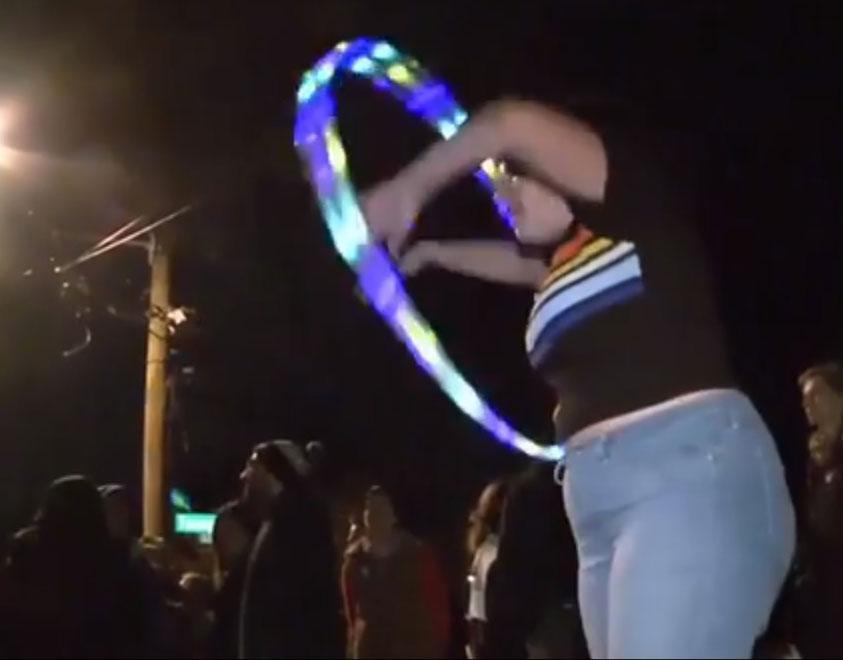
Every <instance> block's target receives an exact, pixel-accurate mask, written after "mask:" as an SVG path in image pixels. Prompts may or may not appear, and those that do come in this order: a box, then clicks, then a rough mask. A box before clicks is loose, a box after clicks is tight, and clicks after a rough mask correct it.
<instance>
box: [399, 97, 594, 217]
mask: <svg viewBox="0 0 843 660" xmlns="http://www.w3.org/2000/svg"><path fill="white" fill-rule="evenodd" d="M490 157H491V158H511V159H513V160H517V161H520V162H522V163H524V165H526V166H527V167H528V168H530V169H533V170H536V171H537V172H539V173H540V174H541V175H542V176H543V177H544V178H546V179H548V180H550V182H552V183H553V184H554V185H556V186H557V187H559V188H561V189H563V190H565V191H567V192H568V193H569V194H571V195H573V196H575V197H580V198H584V199H588V200H592V201H599V200H601V199H602V197H603V191H604V188H605V184H606V178H607V162H606V154H605V152H604V149H603V144H602V142H601V140H600V137H599V136H598V135H597V134H596V133H595V132H594V131H593V130H591V128H589V127H588V126H587V125H586V124H584V123H582V122H581V121H579V120H578V119H575V118H573V117H571V116H569V115H566V114H563V113H561V112H559V111H557V110H553V109H551V108H548V107H547V106H544V105H541V104H538V103H534V102H530V101H496V102H494V103H491V104H489V105H487V106H485V107H484V108H483V109H482V110H480V111H479V112H478V113H477V115H476V116H475V117H474V118H473V119H471V120H469V121H468V122H467V123H466V125H465V126H464V127H463V128H462V130H460V131H459V132H458V133H457V134H456V135H455V136H454V137H453V138H452V139H450V140H443V141H440V142H437V143H436V144H434V145H433V146H432V147H430V148H429V149H428V150H427V151H426V152H425V153H424V154H422V155H421V156H420V157H419V158H417V159H416V160H415V161H414V162H413V163H411V164H410V165H409V166H408V167H406V168H405V169H404V170H402V172H401V173H400V174H399V177H400V178H406V179H407V181H408V182H409V184H410V185H411V187H412V188H413V189H414V190H415V191H416V193H417V194H418V195H419V198H418V200H419V204H420V207H421V206H424V204H425V203H426V202H427V201H428V200H429V199H430V197H431V196H433V195H434V194H435V193H436V192H437V191H438V190H440V189H441V188H442V187H443V186H445V185H446V184H447V183H448V182H449V181H451V180H452V179H454V178H455V177H457V176H459V175H461V174H464V173H466V172H469V171H471V170H473V169H475V168H476V167H477V166H478V165H479V164H480V163H481V162H482V161H483V160H485V159H486V158H490Z"/></svg>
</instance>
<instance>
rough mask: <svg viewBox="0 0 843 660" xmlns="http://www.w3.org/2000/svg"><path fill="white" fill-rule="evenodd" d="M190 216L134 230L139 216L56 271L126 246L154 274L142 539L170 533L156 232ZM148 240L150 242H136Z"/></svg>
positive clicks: (160, 257) (162, 303) (160, 247)
mask: <svg viewBox="0 0 843 660" xmlns="http://www.w3.org/2000/svg"><path fill="white" fill-rule="evenodd" d="M191 210H193V206H192V205H190V204H188V205H186V206H182V207H181V208H180V209H178V210H176V211H173V212H172V213H170V214H168V215H165V216H164V217H163V218H160V219H158V220H156V221H154V222H152V223H150V224H147V225H145V226H142V227H141V228H140V229H135V227H136V226H137V225H138V224H142V222H143V221H144V216H139V217H137V218H135V219H133V220H131V221H129V222H128V223H127V224H125V225H123V226H122V227H120V228H119V229H118V230H117V231H115V232H113V233H111V234H109V235H108V236H106V237H105V238H103V239H102V240H100V241H99V242H97V244H96V245H94V246H93V247H92V248H90V249H88V250H86V251H85V252H83V253H82V254H81V255H80V256H79V257H77V258H76V259H74V260H73V261H71V262H68V263H66V264H64V265H62V266H57V267H56V268H54V269H53V270H54V271H55V272H56V273H57V274H61V273H66V272H67V271H69V270H72V269H73V268H76V267H78V266H80V265H82V264H83V263H85V262H87V261H90V260H91V259H96V258H98V257H100V256H102V255H104V254H106V253H108V252H111V251H112V250H115V249H117V248H119V247H122V246H124V245H130V246H133V247H143V248H144V249H145V250H147V252H148V255H149V266H150V271H151V273H150V290H149V320H148V327H147V340H146V341H147V343H146V388H145V391H144V395H145V396H144V412H143V534H144V536H146V537H152V538H163V537H164V536H166V534H167V532H169V530H170V525H169V515H168V513H169V498H168V497H167V457H168V451H167V421H166V420H167V356H168V352H169V343H170V312H171V310H170V252H169V243H167V242H166V241H162V240H161V239H160V238H159V236H158V235H156V234H155V233H153V231H154V230H155V229H158V227H161V226H162V225H164V224H167V223H168V222H171V221H172V220H174V219H176V218H178V217H180V216H182V215H184V214H185V213H188V212H190V211H191ZM147 235H148V236H149V239H148V240H146V241H143V240H138V239H140V237H141V236H147ZM176 324H177V323H176ZM88 341H90V333H89V339H88ZM86 345H87V344H86ZM83 348H84V347H83Z"/></svg>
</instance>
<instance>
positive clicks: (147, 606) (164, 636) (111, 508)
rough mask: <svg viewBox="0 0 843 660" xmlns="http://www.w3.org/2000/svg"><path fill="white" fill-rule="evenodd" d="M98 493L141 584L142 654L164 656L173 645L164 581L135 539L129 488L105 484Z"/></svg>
mask: <svg viewBox="0 0 843 660" xmlns="http://www.w3.org/2000/svg"><path fill="white" fill-rule="evenodd" d="M99 493H100V496H101V498H102V504H103V510H104V512H105V521H106V526H107V527H108V532H109V535H110V536H111V539H112V541H113V543H114V544H115V547H116V549H117V551H118V552H119V553H120V554H121V555H123V557H124V558H125V560H126V561H128V562H129V563H130V564H131V567H132V570H133V572H134V575H135V578H136V579H137V580H139V583H140V589H141V593H142V595H143V606H142V608H141V617H142V623H141V625H142V627H143V630H144V635H143V638H144V646H145V652H146V654H147V655H150V656H160V655H165V654H166V653H167V648H168V647H169V646H171V645H172V642H171V641H170V640H169V639H168V637H171V636H172V635H171V633H169V632H168V631H169V627H170V626H169V623H168V620H167V619H168V615H167V602H166V601H167V599H166V591H167V590H166V587H165V584H164V583H165V579H164V577H163V576H162V575H161V574H159V573H158V571H156V570H155V568H153V566H152V564H151V563H150V562H149V561H148V560H147V558H146V556H145V555H144V552H143V546H142V545H141V542H140V539H139V537H138V529H137V511H136V509H135V506H134V504H133V502H132V499H131V497H130V495H129V491H128V489H127V488H126V487H125V486H123V485H121V484H104V485H102V486H100V487H99Z"/></svg>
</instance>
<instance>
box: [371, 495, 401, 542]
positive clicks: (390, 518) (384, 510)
mask: <svg viewBox="0 0 843 660" xmlns="http://www.w3.org/2000/svg"><path fill="white" fill-rule="evenodd" d="M363 521H364V523H365V525H366V531H368V532H369V533H370V534H386V533H388V532H391V531H392V530H393V529H394V528H395V524H396V522H397V520H396V518H395V509H393V507H392V502H391V501H390V499H389V497H387V496H386V495H384V494H382V493H379V494H376V495H369V496H368V497H367V498H366V510H365V511H364V512H363Z"/></svg>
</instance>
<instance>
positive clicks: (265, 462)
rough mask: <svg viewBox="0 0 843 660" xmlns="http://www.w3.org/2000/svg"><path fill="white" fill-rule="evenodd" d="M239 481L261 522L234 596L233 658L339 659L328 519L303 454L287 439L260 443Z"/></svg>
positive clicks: (338, 616)
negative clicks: (235, 640)
mask: <svg viewBox="0 0 843 660" xmlns="http://www.w3.org/2000/svg"><path fill="white" fill-rule="evenodd" d="M241 480H242V482H243V499H244V501H245V502H247V504H249V505H250V506H251V507H252V508H253V509H254V510H255V511H257V512H259V514H260V517H261V520H262V524H261V527H260V529H259V531H258V534H257V537H256V538H255V541H254V544H253V546H252V550H251V553H250V555H249V560H248V564H247V568H246V576H245V580H244V584H243V591H242V594H241V599H240V612H239V632H238V657H240V658H338V657H342V656H343V655H344V650H345V640H344V632H343V630H344V628H343V622H342V600H341V597H340V591H339V576H338V571H337V566H336V561H335V556H336V555H335V552H334V545H333V536H332V533H331V524H330V518H329V515H328V511H327V507H326V505H325V503H324V502H323V501H322V499H321V498H320V497H319V495H318V494H317V489H316V488H315V487H314V485H313V466H312V465H311V462H310V461H309V460H308V456H307V454H306V452H305V451H303V450H302V449H301V448H300V447H299V446H298V445H297V444H295V443H294V442H290V441H288V440H276V441H272V442H267V443H263V444H260V445H258V446H257V447H255V449H254V451H253V453H252V455H251V457H250V458H249V460H248V461H247V463H246V467H245V469H244V470H243V473H242V475H241Z"/></svg>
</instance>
